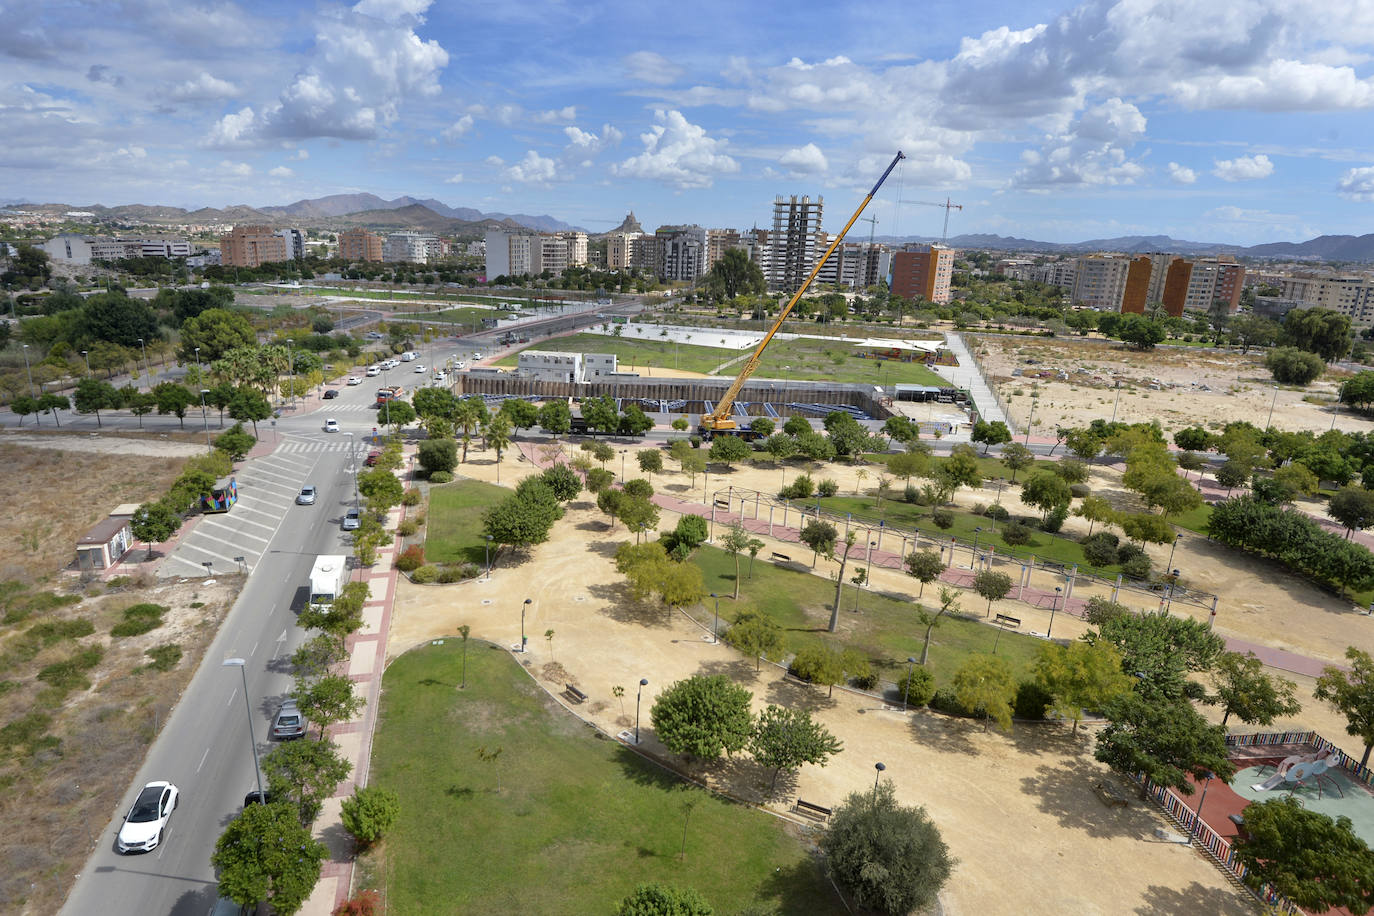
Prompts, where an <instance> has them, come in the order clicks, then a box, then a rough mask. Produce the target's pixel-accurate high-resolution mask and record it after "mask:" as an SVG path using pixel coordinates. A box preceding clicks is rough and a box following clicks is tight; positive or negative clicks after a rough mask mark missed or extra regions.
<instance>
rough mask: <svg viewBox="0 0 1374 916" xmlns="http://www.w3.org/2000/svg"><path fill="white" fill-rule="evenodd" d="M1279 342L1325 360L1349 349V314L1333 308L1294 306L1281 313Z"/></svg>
mask: <svg viewBox="0 0 1374 916" xmlns="http://www.w3.org/2000/svg"><path fill="white" fill-rule="evenodd" d="M1282 342H1283V343H1284V344H1286V345H1287V346H1291V347H1297V348H1298V349H1299V350H1306V351H1307V352H1309V353H1315V354H1317V355H1318V356H1320V357H1321V358H1322V359H1323V360H1325V361H1326V362H1328V363H1329V362H1331V361H1332V360H1337V359H1340V358H1341V357H1342V356H1344V355H1345V354H1346V353H1349V352H1350V316H1349V315H1342V314H1340V313H1339V312H1336V311H1333V310H1332V309H1325V308H1317V309H1293V311H1291V312H1289V313H1288V314H1287V315H1284V316H1283V335H1282Z"/></svg>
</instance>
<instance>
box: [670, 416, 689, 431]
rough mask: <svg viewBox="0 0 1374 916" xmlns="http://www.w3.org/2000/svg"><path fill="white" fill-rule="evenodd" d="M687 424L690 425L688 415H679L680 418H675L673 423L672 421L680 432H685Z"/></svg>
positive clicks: (674, 427) (673, 425)
mask: <svg viewBox="0 0 1374 916" xmlns="http://www.w3.org/2000/svg"><path fill="white" fill-rule="evenodd" d="M687 426H688V423H687V418H686V417H678V418H677V419H676V420H674V421H673V423H672V427H673V429H675V430H677V431H678V432H685V431H686V429H687Z"/></svg>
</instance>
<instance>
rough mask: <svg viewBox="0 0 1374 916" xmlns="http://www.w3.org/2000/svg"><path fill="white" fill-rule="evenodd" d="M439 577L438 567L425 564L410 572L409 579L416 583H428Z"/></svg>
mask: <svg viewBox="0 0 1374 916" xmlns="http://www.w3.org/2000/svg"><path fill="white" fill-rule="evenodd" d="M438 578H439V567H437V566H433V565H430V564H426V565H424V566H421V567H420V568H418V569H416V570H415V571H414V572H412V573H411V574H410V581H411V582H414V583H416V584H418V585H428V584H429V583H431V582H433V581H435V580H436V579H438Z"/></svg>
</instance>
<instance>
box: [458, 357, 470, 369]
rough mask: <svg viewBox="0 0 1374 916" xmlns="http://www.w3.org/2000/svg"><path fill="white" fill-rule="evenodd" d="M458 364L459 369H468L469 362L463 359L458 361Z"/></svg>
mask: <svg viewBox="0 0 1374 916" xmlns="http://www.w3.org/2000/svg"><path fill="white" fill-rule="evenodd" d="M456 365H457V366H458V368H459V369H466V368H467V367H468V364H467V363H465V362H463V361H462V360H461V359H460V360H458V362H457V363H456Z"/></svg>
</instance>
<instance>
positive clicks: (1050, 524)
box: [1040, 503, 1069, 534]
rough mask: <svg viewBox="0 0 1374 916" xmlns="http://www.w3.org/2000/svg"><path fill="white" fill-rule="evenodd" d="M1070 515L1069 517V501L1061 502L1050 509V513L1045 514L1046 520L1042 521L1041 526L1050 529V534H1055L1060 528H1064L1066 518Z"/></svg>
mask: <svg viewBox="0 0 1374 916" xmlns="http://www.w3.org/2000/svg"><path fill="white" fill-rule="evenodd" d="M1068 517H1069V506H1068V504H1067V503H1060V504H1059V505H1057V506H1055V507H1054V508H1053V509H1051V510H1050V513H1049V515H1046V516H1045V520H1044V521H1043V522H1041V523H1040V527H1041V528H1044V529H1045V530H1046V531H1048V532H1049V533H1050V534H1054V533H1056V532H1057V531H1058V530H1059V529H1060V528H1063V527H1064V520H1065V519H1066V518H1068Z"/></svg>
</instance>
